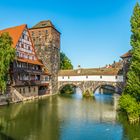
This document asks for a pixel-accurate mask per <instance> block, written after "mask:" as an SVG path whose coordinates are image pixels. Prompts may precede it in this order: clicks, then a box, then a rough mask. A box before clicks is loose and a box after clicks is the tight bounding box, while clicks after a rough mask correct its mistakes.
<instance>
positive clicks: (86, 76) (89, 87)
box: [58, 68, 123, 93]
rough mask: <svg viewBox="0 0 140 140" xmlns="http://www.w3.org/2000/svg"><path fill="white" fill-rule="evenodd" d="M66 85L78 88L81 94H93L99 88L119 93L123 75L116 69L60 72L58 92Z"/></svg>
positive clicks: (121, 87)
mask: <svg viewBox="0 0 140 140" xmlns="http://www.w3.org/2000/svg"><path fill="white" fill-rule="evenodd" d="M66 85H74V86H75V87H79V88H80V89H81V90H82V92H83V93H84V92H86V91H88V92H95V91H96V89H97V88H99V87H101V86H111V87H114V89H115V91H116V92H117V93H121V92H122V89H123V75H122V73H121V71H120V69H117V68H99V69H77V70H61V71H60V72H59V75H58V89H59V91H60V90H61V89H62V88H63V87H64V86H66Z"/></svg>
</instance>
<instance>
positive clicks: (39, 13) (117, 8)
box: [0, 0, 138, 68]
mask: <svg viewBox="0 0 140 140" xmlns="http://www.w3.org/2000/svg"><path fill="white" fill-rule="evenodd" d="M137 1H138V0H137ZM135 4H136V0H40V1H37V0H24V1H23V0H20V1H19V0H6V1H1V2H0V13H1V14H0V29H3V28H7V27H10V26H15V25H19V24H24V23H26V24H28V27H32V26H33V25H34V24H36V23H37V22H39V21H40V20H47V19H50V20H51V21H52V22H53V23H54V25H55V26H56V28H57V29H58V30H59V31H60V32H61V33H62V34H61V50H62V51H63V52H64V53H66V55H67V56H68V57H69V58H70V59H71V61H72V63H73V65H74V67H75V68H77V66H78V65H79V64H80V65H81V67H83V68H85V67H88V68H89V67H100V66H104V65H105V64H109V63H112V62H113V61H114V60H115V61H118V60H119V59H120V55H122V54H123V53H125V52H127V51H128V50H129V49H130V48H131V47H130V43H129V42H130V35H131V32H130V17H131V15H132V11H133V7H134V5H135Z"/></svg>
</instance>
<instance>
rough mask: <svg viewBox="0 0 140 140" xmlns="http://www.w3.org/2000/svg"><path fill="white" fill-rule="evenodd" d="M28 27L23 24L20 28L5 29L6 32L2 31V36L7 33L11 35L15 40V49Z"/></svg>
mask: <svg viewBox="0 0 140 140" xmlns="http://www.w3.org/2000/svg"><path fill="white" fill-rule="evenodd" d="M26 26H27V25H26V24H23V25H20V26H15V27H11V28H7V29H4V30H0V34H2V33H5V32H7V33H9V35H10V36H11V37H12V39H13V47H14V48H15V47H16V45H17V43H18V40H19V39H20V37H21V35H22V32H23V30H24V29H25V27H26Z"/></svg>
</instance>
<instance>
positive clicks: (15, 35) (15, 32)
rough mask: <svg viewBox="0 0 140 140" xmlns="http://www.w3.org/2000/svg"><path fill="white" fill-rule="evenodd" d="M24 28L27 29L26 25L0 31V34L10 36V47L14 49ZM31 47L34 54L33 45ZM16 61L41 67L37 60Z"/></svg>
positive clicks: (20, 59) (21, 59) (22, 59)
mask: <svg viewBox="0 0 140 140" xmlns="http://www.w3.org/2000/svg"><path fill="white" fill-rule="evenodd" d="M25 28H27V25H26V24H23V25H19V26H15V27H11V28H6V29H4V30H0V34H2V33H6V32H7V33H9V35H10V36H11V38H12V40H13V45H12V46H13V48H16V45H17V43H18V41H19V39H20V37H21V35H22V33H23V31H24V29H25ZM28 33H29V32H28ZM29 36H30V33H29ZM31 41H32V40H31ZM32 47H33V51H34V52H35V50H34V46H33V43H32ZM36 59H37V57H36ZM17 60H18V61H20V62H26V63H30V64H36V65H41V66H43V64H42V63H41V62H40V61H39V60H38V59H37V60H30V59H25V58H17Z"/></svg>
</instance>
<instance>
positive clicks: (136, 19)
mask: <svg viewBox="0 0 140 140" xmlns="http://www.w3.org/2000/svg"><path fill="white" fill-rule="evenodd" d="M131 32H132V35H131V41H130V43H131V46H132V50H131V54H132V59H131V62H130V68H129V71H128V73H127V82H126V87H125V88H124V92H123V96H122V97H121V98H120V101H119V104H120V107H121V109H123V110H124V111H125V112H127V114H128V117H131V118H138V117H139V116H140V5H139V3H137V4H136V6H135V7H134V11H133V15H132V17H131Z"/></svg>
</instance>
